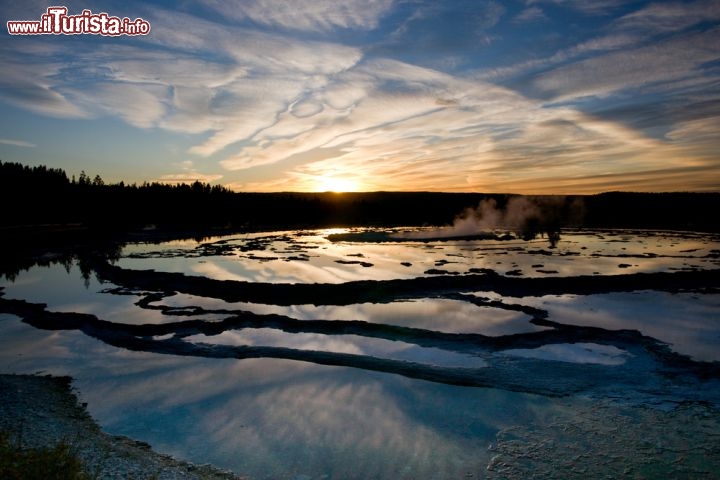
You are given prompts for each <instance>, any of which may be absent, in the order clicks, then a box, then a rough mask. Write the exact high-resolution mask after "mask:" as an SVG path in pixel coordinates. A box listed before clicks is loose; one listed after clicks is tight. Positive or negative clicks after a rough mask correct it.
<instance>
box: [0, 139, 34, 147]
mask: <svg viewBox="0 0 720 480" xmlns="http://www.w3.org/2000/svg"><path fill="white" fill-rule="evenodd" d="M0 145H10V146H13V147H22V148H35V147H36V146H37V145H35V144H34V143H30V142H26V141H25V140H11V139H8V138H0Z"/></svg>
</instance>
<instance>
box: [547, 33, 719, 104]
mask: <svg viewBox="0 0 720 480" xmlns="http://www.w3.org/2000/svg"><path fill="white" fill-rule="evenodd" d="M718 41H720V32H719V31H710V32H703V33H698V34H694V35H690V36H683V37H679V38H672V39H669V40H667V41H663V42H659V43H656V44H653V45H648V46H644V47H640V48H635V49H630V50H623V51H618V52H612V53H608V54H605V55H600V56H595V57H592V58H589V59H586V60H581V61H579V62H576V63H571V64H569V65H565V66H561V67H558V68H556V69H554V70H551V71H549V72H547V73H544V74H541V75H539V76H538V77H537V78H536V79H535V80H534V82H533V86H534V88H535V89H536V91H537V92H539V93H540V94H542V95H543V96H545V97H546V98H549V99H553V100H555V101H559V100H567V99H570V98H578V97H583V96H599V97H602V96H607V95H609V94H611V93H613V92H619V91H625V90H629V89H633V88H637V87H639V86H643V85H651V84H661V83H664V82H671V81H674V80H677V79H681V78H688V77H692V76H696V75H699V74H701V71H700V69H701V68H702V66H703V64H705V63H707V62H712V61H715V60H717V59H718V58H720V51H718V50H717V48H716V45H717V44H718Z"/></svg>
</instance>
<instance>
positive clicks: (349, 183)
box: [316, 176, 359, 193]
mask: <svg viewBox="0 0 720 480" xmlns="http://www.w3.org/2000/svg"><path fill="white" fill-rule="evenodd" d="M358 187H359V184H358V182H356V181H355V180H351V179H349V178H344V177H333V176H323V177H318V179H317V187H316V191H318V192H336V193H340V192H356V191H357V190H358Z"/></svg>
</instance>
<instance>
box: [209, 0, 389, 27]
mask: <svg viewBox="0 0 720 480" xmlns="http://www.w3.org/2000/svg"><path fill="white" fill-rule="evenodd" d="M201 3H202V4H203V5H205V6H206V7H208V8H210V9H212V10H215V11H217V12H219V13H222V14H223V15H224V16H226V17H228V18H231V19H235V20H245V19H249V20H252V21H253V22H255V23H259V24H262V25H267V26H273V27H282V28H285V29H289V30H305V31H312V32H316V31H320V32H327V31H330V30H333V29H360V30H372V29H374V28H377V26H378V23H379V21H380V19H381V18H382V16H383V15H385V14H387V13H388V12H389V11H390V10H391V8H392V6H393V1H392V0H304V1H299V2H298V1H289V0H250V1H246V2H243V3H242V5H241V6H238V5H236V4H232V3H228V2H223V1H218V0H203V1H202V2H201Z"/></svg>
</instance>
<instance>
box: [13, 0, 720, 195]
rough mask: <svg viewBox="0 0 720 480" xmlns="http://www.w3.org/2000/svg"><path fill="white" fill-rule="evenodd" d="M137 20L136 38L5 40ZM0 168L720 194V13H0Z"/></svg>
mask: <svg viewBox="0 0 720 480" xmlns="http://www.w3.org/2000/svg"><path fill="white" fill-rule="evenodd" d="M52 5H63V6H66V7H67V8H68V13H69V14H71V15H79V14H81V13H82V10H83V9H84V8H86V9H90V10H91V11H92V13H94V14H95V13H101V12H106V13H107V14H108V15H110V16H118V17H121V18H122V17H129V18H130V19H131V20H134V19H137V18H142V19H144V20H146V21H148V22H149V23H150V25H151V31H150V33H149V34H148V35H147V36H120V37H103V36H100V35H91V34H83V35H72V36H71V35H24V36H20V35H9V34H8V31H7V26H6V22H7V21H11V20H36V21H37V20H40V19H41V15H43V14H44V13H46V9H47V8H48V7H49V6H52ZM0 12H1V13H2V21H3V26H2V39H1V40H0V160H2V161H4V162H20V163H23V164H27V165H38V164H44V165H48V166H51V167H59V168H63V169H64V170H65V171H66V172H67V173H68V175H76V176H77V175H78V174H79V173H80V171H81V170H84V171H86V172H87V173H88V174H89V175H90V176H94V175H95V174H100V175H101V176H102V177H103V178H104V179H105V181H106V182H117V181H120V180H124V181H125V182H131V183H132V182H138V183H141V182H143V181H162V182H177V181H185V182H192V181H195V180H201V181H205V182H210V183H213V184H222V185H226V186H228V187H230V188H232V189H234V190H237V191H289V190H292V191H325V190H364V191H374V190H392V191H400V190H405V191H407V190H413V191H419V190H423V191H424V190H433V191H448V192H450V191H476V192H512V193H596V192H602V191H610V190H628V191H675V190H693V191H708V190H712V191H720V0H698V1H684V2H680V1H657V2H647V1H622V0H592V1H591V0H508V1H499V0H498V1H485V0H426V1H425V0H417V1H416V0H302V1H291V0H243V1H239V2H230V1H222V0H197V1H179V2H132V1H126V2H105V1H96V2H93V1H86V2H74V1H71V2H65V3H57V2H51V3H47V2H38V1H34V0H29V1H24V2H19V1H10V0H0Z"/></svg>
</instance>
